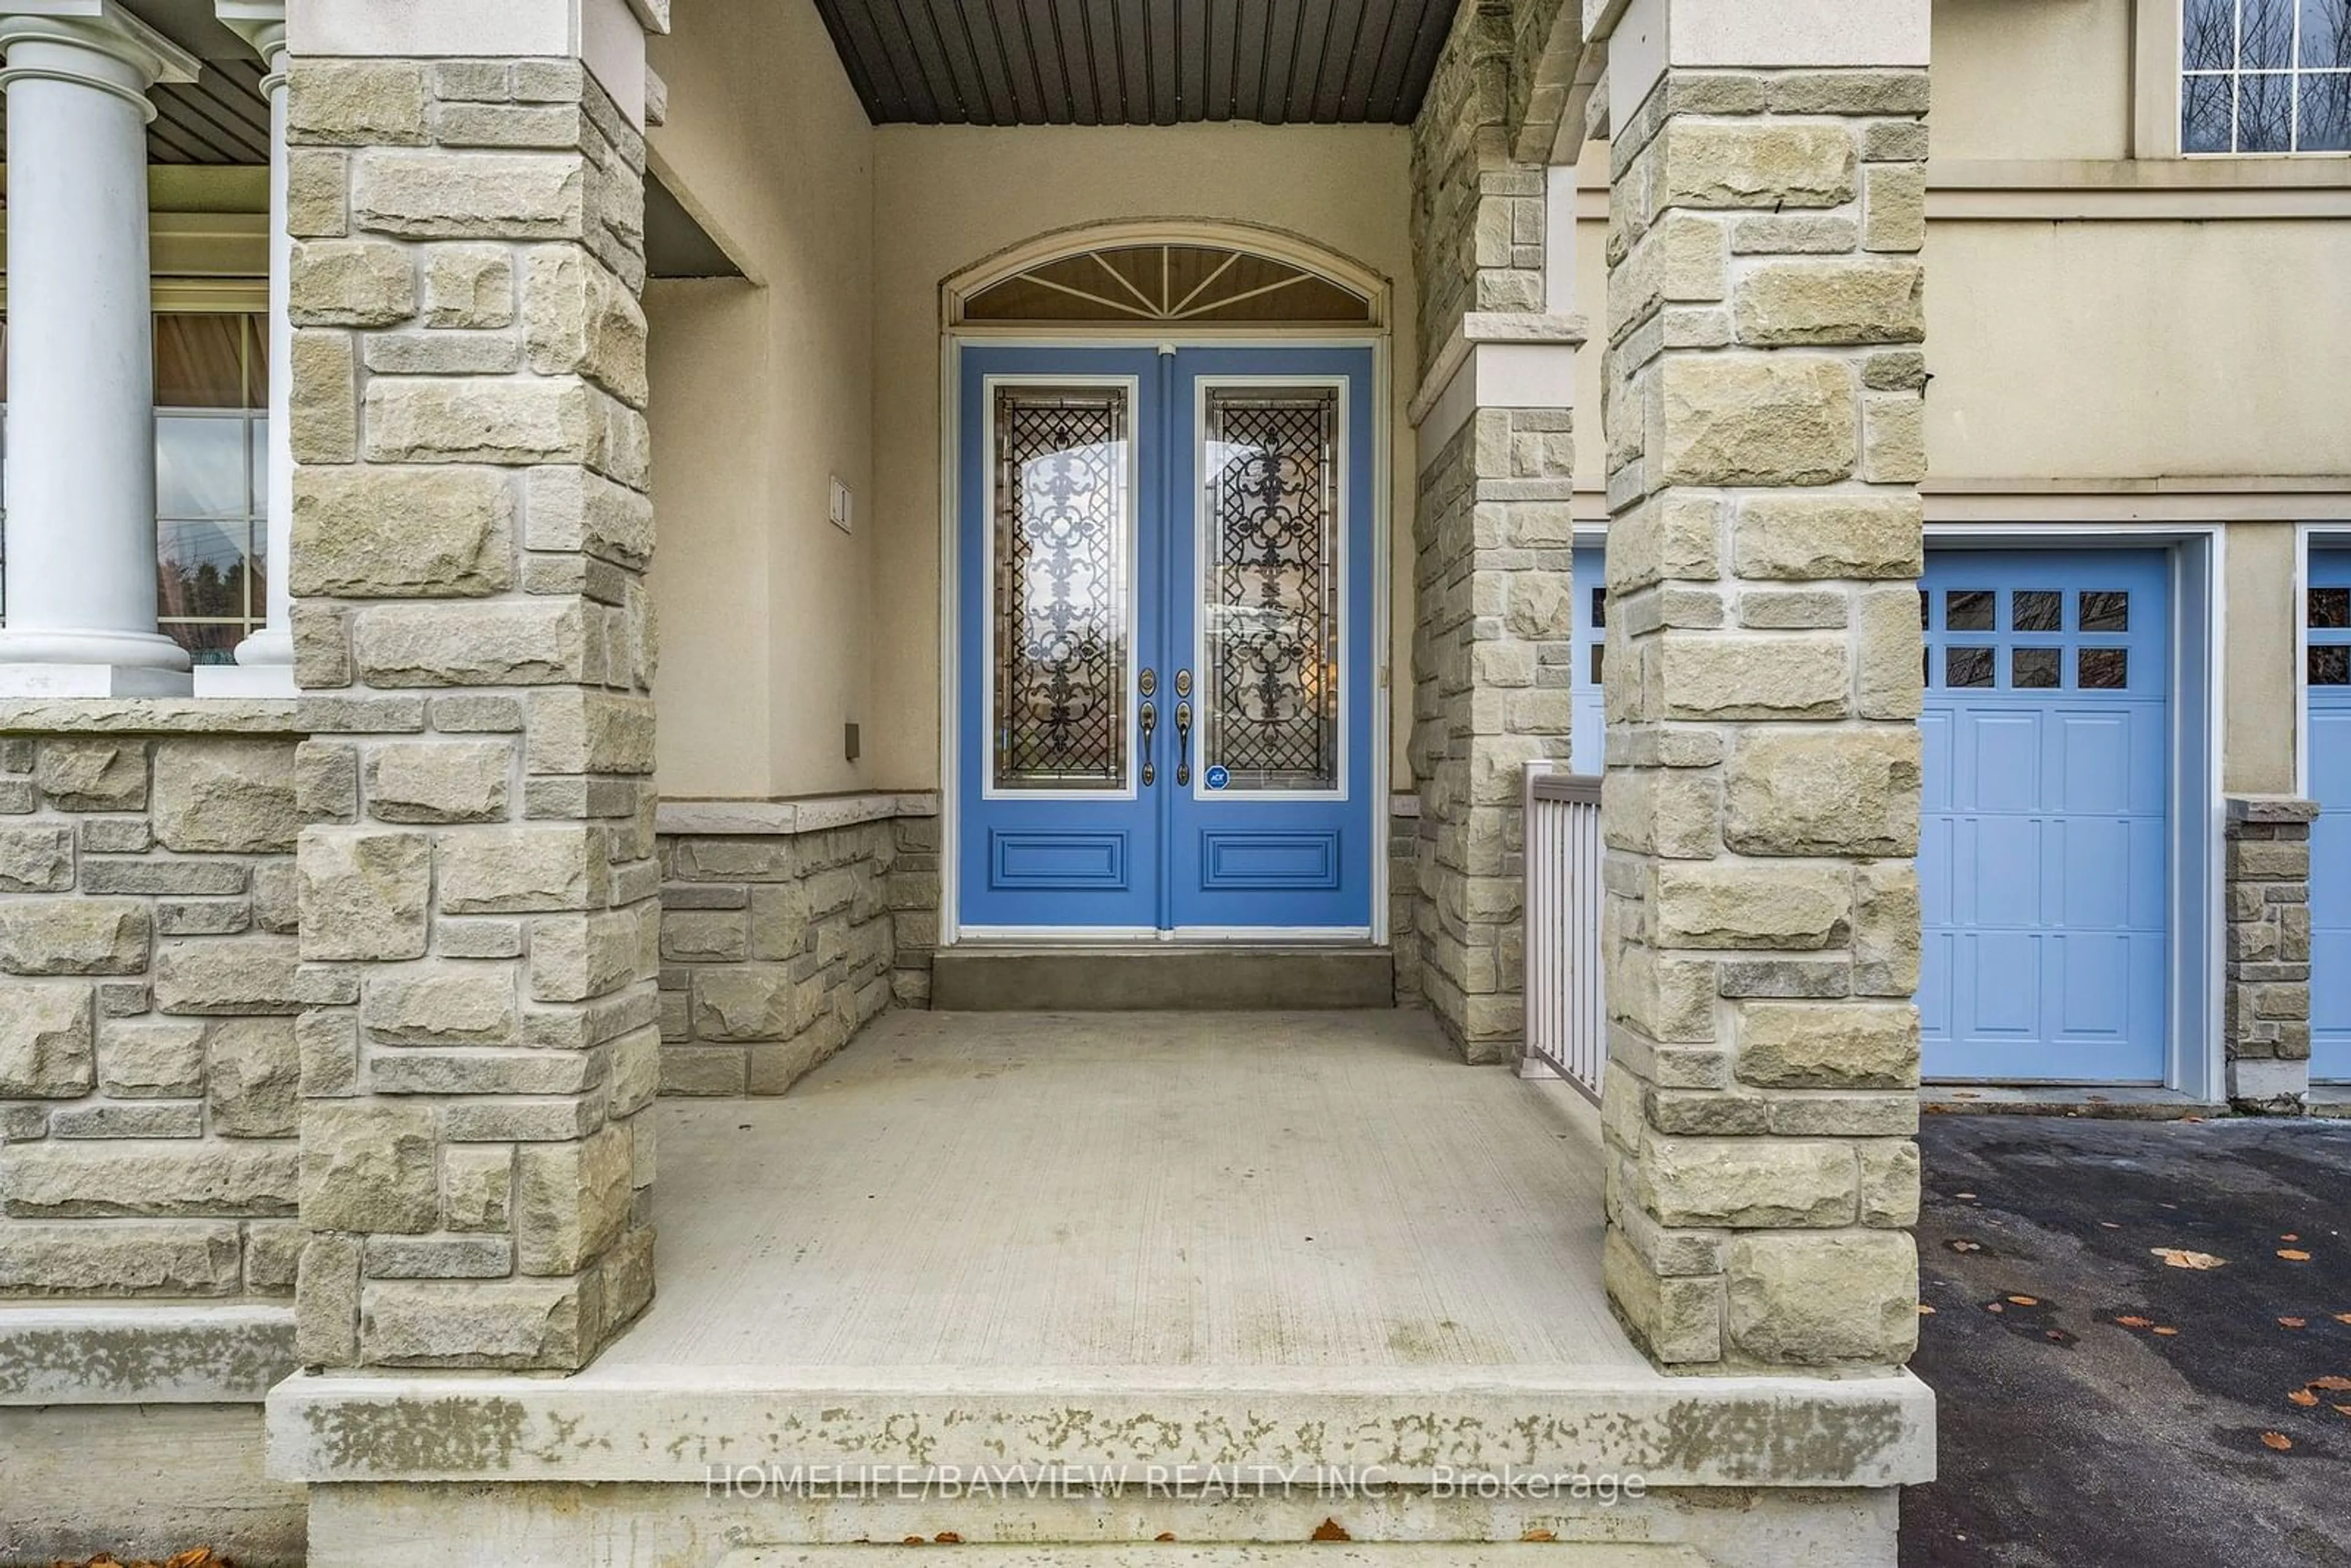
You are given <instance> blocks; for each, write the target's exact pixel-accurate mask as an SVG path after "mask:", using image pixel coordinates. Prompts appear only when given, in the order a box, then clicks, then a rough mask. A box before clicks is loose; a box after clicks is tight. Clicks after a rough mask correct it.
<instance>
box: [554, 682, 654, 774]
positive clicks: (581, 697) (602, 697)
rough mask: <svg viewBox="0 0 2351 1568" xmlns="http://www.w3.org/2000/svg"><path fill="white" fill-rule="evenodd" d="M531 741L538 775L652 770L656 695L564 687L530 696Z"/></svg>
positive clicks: (643, 771) (644, 771)
mask: <svg viewBox="0 0 2351 1568" xmlns="http://www.w3.org/2000/svg"><path fill="white" fill-rule="evenodd" d="M528 703H529V712H530V739H529V741H528V745H527V747H526V748H525V755H524V766H525V767H526V768H528V771H530V772H532V773H565V774H569V773H651V772H652V771H653V700H652V699H651V698H650V697H636V696H621V695H616V694H614V693H611V692H595V691H585V690H581V689H580V688H578V687H559V688H557V689H555V690H552V691H539V692H532V693H530V694H529V696H528Z"/></svg>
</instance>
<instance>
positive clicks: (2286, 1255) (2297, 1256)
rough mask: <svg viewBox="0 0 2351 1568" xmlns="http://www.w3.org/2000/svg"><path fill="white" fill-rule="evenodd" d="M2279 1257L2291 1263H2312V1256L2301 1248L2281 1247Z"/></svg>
mask: <svg viewBox="0 0 2351 1568" xmlns="http://www.w3.org/2000/svg"><path fill="white" fill-rule="evenodd" d="M2278 1256H2279V1257H2281V1258H2283V1259H2284V1260H2286V1261H2287V1262H2289V1263H2307V1262H2309V1261H2310V1254H2309V1253H2307V1252H2304V1250H2303V1249H2301V1248H2299V1247H2281V1248H2279V1249H2278Z"/></svg>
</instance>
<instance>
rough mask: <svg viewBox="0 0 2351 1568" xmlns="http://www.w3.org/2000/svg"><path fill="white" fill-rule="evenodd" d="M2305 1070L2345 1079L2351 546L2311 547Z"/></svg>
mask: <svg viewBox="0 0 2351 1568" xmlns="http://www.w3.org/2000/svg"><path fill="white" fill-rule="evenodd" d="M2308 625H2309V627H2310V647H2309V650H2308V652H2307V653H2305V654H2304V658H2305V659H2306V660H2307V661H2308V668H2309V686H2310V795H2311V799H2313V800H2316V801H2317V802H2318V810H2319V816H2318V821H2316V822H2315V823H2314V824H2313V825H2312V827H2311V830H2310V1075H2311V1077H2313V1078H2314V1079H2326V1080H2332V1081H2335V1082H2341V1081H2343V1080H2345V1079H2351V550H2340V549H2329V550H2313V551H2311V553H2310V608H2309V621H2308Z"/></svg>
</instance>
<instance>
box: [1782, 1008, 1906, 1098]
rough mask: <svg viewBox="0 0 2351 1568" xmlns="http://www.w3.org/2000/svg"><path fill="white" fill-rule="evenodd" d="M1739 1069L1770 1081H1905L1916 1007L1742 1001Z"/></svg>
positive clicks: (1828, 1085) (1864, 1084)
mask: <svg viewBox="0 0 2351 1568" xmlns="http://www.w3.org/2000/svg"><path fill="white" fill-rule="evenodd" d="M1738 1018H1739V1077H1740V1082H1746V1083H1754V1084H1760V1085H1762V1086H1763V1087H1766V1088H1771V1089H1911V1088H1916V1087H1917V1082H1918V1009H1916V1008H1914V1007H1912V1006H1911V1005H1910V1004H1908V1003H1907V1002H1876V1003H1862V1002H1827V1003H1808V1002H1776V1001H1752V1002H1746V1003H1743V1004H1741V1005H1740V1008H1739V1009H1738Z"/></svg>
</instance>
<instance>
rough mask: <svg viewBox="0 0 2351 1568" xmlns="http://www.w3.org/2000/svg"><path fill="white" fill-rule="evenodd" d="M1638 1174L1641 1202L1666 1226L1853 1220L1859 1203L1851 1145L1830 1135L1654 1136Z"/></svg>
mask: <svg viewBox="0 0 2351 1568" xmlns="http://www.w3.org/2000/svg"><path fill="white" fill-rule="evenodd" d="M1639 1178H1640V1186H1641V1193H1640V1197H1641V1207H1643V1209H1645V1210H1646V1212H1647V1213H1649V1214H1650V1215H1652V1216H1654V1217H1655V1218H1656V1221H1657V1223H1658V1224H1660V1225H1665V1226H1668V1227H1690V1226H1727V1227H1730V1228H1741V1229H1753V1228H1781V1227H1789V1226H1808V1227H1809V1226H1833V1225H1850V1224H1852V1223H1853V1222H1854V1217H1855V1213H1856V1212H1857V1207H1856V1206H1857V1204H1858V1201H1859V1175H1858V1172H1857V1170H1856V1168H1855V1164H1854V1155H1853V1151H1852V1149H1851V1148H1850V1147H1849V1146H1848V1145H1845V1144H1844V1143H1841V1142H1834V1141H1829V1140H1794V1139H1769V1138H1667V1137H1652V1138H1649V1139H1647V1140H1646V1142H1644V1143H1643V1145H1642V1146H1641V1152H1640V1167H1639Z"/></svg>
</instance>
